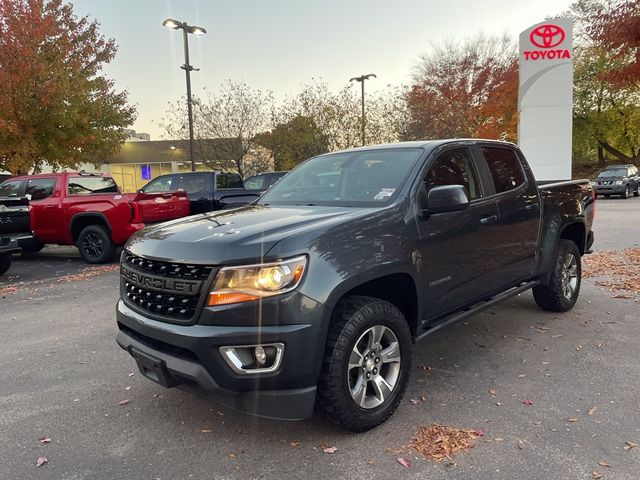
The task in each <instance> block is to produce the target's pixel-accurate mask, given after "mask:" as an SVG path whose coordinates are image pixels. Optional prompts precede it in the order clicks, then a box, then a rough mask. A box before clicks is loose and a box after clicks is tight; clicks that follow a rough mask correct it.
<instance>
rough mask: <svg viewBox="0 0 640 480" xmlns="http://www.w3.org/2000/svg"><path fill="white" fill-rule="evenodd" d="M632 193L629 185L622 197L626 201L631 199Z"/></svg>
mask: <svg viewBox="0 0 640 480" xmlns="http://www.w3.org/2000/svg"><path fill="white" fill-rule="evenodd" d="M630 193H631V189H630V188H629V185H627V186H626V187H625V189H624V193H623V194H622V195H620V196H621V197H622V198H624V199H625V200H626V199H627V198H629V194H630Z"/></svg>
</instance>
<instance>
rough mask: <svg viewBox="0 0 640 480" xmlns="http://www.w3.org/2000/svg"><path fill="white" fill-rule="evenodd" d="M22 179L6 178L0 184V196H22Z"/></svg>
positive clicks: (23, 184)
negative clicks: (6, 179)
mask: <svg viewBox="0 0 640 480" xmlns="http://www.w3.org/2000/svg"><path fill="white" fill-rule="evenodd" d="M25 183H26V182H25V181H24V180H8V181H6V182H4V183H1V184H0V197H22V196H24V194H25V191H24V186H25Z"/></svg>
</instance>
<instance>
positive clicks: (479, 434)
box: [473, 430, 484, 437]
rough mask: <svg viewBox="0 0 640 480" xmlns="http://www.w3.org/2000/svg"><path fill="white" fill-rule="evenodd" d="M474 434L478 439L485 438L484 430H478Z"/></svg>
mask: <svg viewBox="0 0 640 480" xmlns="http://www.w3.org/2000/svg"><path fill="white" fill-rule="evenodd" d="M473 433H474V435H475V436H476V437H484V432H483V431H482V430H476V431H475V432H473Z"/></svg>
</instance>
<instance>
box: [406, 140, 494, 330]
mask: <svg viewBox="0 0 640 480" xmlns="http://www.w3.org/2000/svg"><path fill="white" fill-rule="evenodd" d="M422 182H423V184H424V190H423V192H424V193H428V191H429V189H431V188H433V187H435V186H440V185H462V186H464V187H465V188H466V189H467V191H468V193H469V199H470V201H471V203H470V205H469V207H468V208H467V209H465V210H463V211H459V212H447V213H440V214H434V215H430V216H427V217H425V216H418V217H417V220H416V221H417V223H418V232H419V248H418V250H419V255H420V259H419V268H420V270H421V280H422V282H421V286H420V288H421V289H422V293H423V295H421V296H422V298H423V299H424V302H425V303H424V305H423V307H424V308H423V311H424V312H425V314H426V317H428V318H430V319H431V321H433V317H435V316H437V315H440V314H443V313H445V312H447V311H449V310H453V309H455V308H457V307H459V306H460V305H463V304H465V303H468V302H470V301H472V300H474V299H475V298H477V297H479V296H481V295H483V293H485V292H487V291H488V289H489V288H490V286H488V285H486V283H485V280H486V278H488V277H489V276H490V273H491V271H492V270H493V269H494V268H495V266H496V259H495V258H494V257H493V255H492V251H491V244H492V243H491V237H492V235H493V230H494V229H495V226H496V224H497V222H498V209H497V205H496V202H495V200H493V199H490V198H486V197H485V196H484V195H483V191H484V189H483V185H482V183H481V180H480V176H479V175H478V170H477V168H476V166H475V164H474V161H473V158H472V156H471V154H470V152H469V150H468V149H467V148H453V149H449V150H446V151H444V152H442V153H439V154H438V156H437V157H436V158H435V160H434V161H433V163H432V165H431V166H430V168H429V170H428V171H427V173H426V175H425V176H424V178H423V180H422Z"/></svg>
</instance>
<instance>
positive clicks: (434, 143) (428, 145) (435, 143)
mask: <svg viewBox="0 0 640 480" xmlns="http://www.w3.org/2000/svg"><path fill="white" fill-rule="evenodd" d="M467 142H468V143H470V144H478V143H496V144H500V145H505V146H510V147H514V146H515V145H514V144H513V143H511V142H505V141H502V140H490V139H478V138H447V139H440V140H414V141H410V142H398V143H385V144H381V145H365V146H364V147H355V148H350V149H347V150H342V151H341V153H342V152H358V151H365V150H388V149H394V148H424V149H429V150H433V149H435V148H437V147H440V146H442V145H446V144H448V143H456V144H461V143H467Z"/></svg>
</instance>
